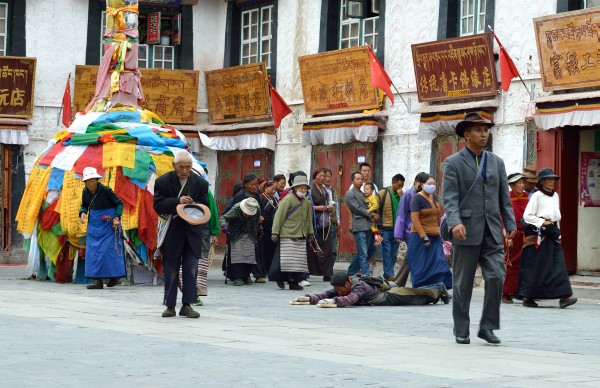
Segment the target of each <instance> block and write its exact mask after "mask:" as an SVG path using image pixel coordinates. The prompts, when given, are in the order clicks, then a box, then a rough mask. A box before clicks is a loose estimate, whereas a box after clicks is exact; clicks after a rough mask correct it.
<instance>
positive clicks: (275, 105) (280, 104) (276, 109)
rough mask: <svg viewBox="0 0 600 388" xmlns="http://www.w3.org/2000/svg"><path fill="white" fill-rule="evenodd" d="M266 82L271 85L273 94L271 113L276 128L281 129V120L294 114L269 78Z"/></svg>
mask: <svg viewBox="0 0 600 388" xmlns="http://www.w3.org/2000/svg"><path fill="white" fill-rule="evenodd" d="M261 74H262V72H261ZM263 76H264V75H263ZM265 81H267V84H268V85H269V91H270V92H271V112H272V113H273V124H274V125H275V128H279V126H280V125H281V120H283V118H284V117H285V116H287V115H289V114H290V113H292V109H291V108H290V107H289V105H288V104H286V102H285V101H284V100H283V98H282V97H281V96H280V95H279V93H277V90H275V88H274V87H273V85H271V82H269V80H268V79H267V77H265Z"/></svg>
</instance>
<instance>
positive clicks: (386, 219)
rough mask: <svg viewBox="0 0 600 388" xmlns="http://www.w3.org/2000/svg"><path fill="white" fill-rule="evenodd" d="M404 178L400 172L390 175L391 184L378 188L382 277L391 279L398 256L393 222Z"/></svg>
mask: <svg viewBox="0 0 600 388" xmlns="http://www.w3.org/2000/svg"><path fill="white" fill-rule="evenodd" d="M405 180H406V179H405V178H404V176H403V175H402V174H396V175H394V176H393V177H392V185H391V186H388V187H386V188H384V189H382V190H379V199H380V200H379V204H380V209H379V217H380V218H379V223H380V227H379V229H380V230H381V237H383V241H382V242H381V251H382V254H383V277H384V278H385V279H386V280H392V278H393V277H394V265H396V259H397V257H398V247H399V246H400V243H399V242H398V241H396V239H395V238H394V224H395V223H396V212H397V210H398V202H399V201H400V197H401V196H402V189H403V188H404V181H405Z"/></svg>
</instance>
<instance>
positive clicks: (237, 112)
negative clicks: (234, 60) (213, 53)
mask: <svg viewBox="0 0 600 388" xmlns="http://www.w3.org/2000/svg"><path fill="white" fill-rule="evenodd" d="M260 72H262V74H267V70H266V67H265V63H264V62H259V63H252V64H249V65H244V66H234V67H228V68H225V69H219V70H211V71H207V72H206V73H205V74H206V97H207V99H208V120H209V121H210V123H211V124H219V123H231V122H240V121H251V120H260V119H268V118H270V117H271V103H270V99H269V90H268V88H267V83H266V81H265V78H264V76H263V75H261V74H260Z"/></svg>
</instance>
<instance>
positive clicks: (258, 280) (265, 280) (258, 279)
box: [254, 278, 267, 283]
mask: <svg viewBox="0 0 600 388" xmlns="http://www.w3.org/2000/svg"><path fill="white" fill-rule="evenodd" d="M266 282H267V279H266V278H257V279H256V280H255V281H254V283H266Z"/></svg>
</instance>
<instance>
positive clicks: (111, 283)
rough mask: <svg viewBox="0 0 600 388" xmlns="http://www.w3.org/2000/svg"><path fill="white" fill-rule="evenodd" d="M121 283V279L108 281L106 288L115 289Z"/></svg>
mask: <svg viewBox="0 0 600 388" xmlns="http://www.w3.org/2000/svg"><path fill="white" fill-rule="evenodd" d="M119 283H121V278H112V279H108V283H107V284H106V287H114V286H116V285H117V284H119Z"/></svg>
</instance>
